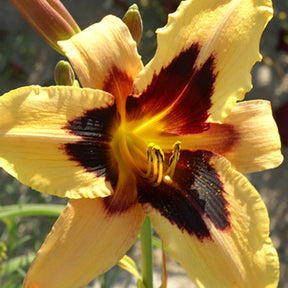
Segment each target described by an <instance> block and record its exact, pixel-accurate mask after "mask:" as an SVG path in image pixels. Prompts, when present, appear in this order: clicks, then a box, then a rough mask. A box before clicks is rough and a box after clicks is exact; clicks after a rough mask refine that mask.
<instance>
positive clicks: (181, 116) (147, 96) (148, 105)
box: [126, 44, 217, 134]
mask: <svg viewBox="0 0 288 288" xmlns="http://www.w3.org/2000/svg"><path fill="white" fill-rule="evenodd" d="M200 49H201V47H200V46H199V45H198V44H193V45H192V46H191V47H190V48H189V49H187V50H185V51H183V52H181V53H180V54H179V55H178V56H177V57H176V58H175V59H174V60H173V61H172V62H171V63H170V64H169V65H168V66H167V67H165V68H162V70H161V71H160V73H159V74H158V75H154V77H153V79H152V81H151V83H150V84H149V86H148V87H147V88H146V90H145V91H143V93H142V94H141V95H140V96H139V97H133V95H131V96H129V97H128V99H127V103H126V109H127V114H128V116H127V118H128V120H133V119H140V118H142V117H144V116H148V117H153V116H155V115H157V114H159V113H161V112H164V111H165V110H167V109H169V110H167V111H168V113H166V114H165V115H164V116H163V118H162V120H163V121H164V122H165V123H167V125H166V127H165V130H166V132H168V133H175V134H192V133H200V132H202V131H204V130H206V129H207V128H208V124H207V123H206V120H207V118H208V116H209V113H208V111H209V108H210V107H211V105H212V103H211V97H212V94H213V91H214V87H213V85H214V82H215V79H216V76H217V75H216V73H215V59H214V56H213V55H211V56H210V57H209V58H208V59H207V60H206V62H205V63H204V64H203V65H202V67H200V68H199V69H197V68H196V67H195V65H194V64H195V61H196V59H197V57H198V55H199V52H200Z"/></svg>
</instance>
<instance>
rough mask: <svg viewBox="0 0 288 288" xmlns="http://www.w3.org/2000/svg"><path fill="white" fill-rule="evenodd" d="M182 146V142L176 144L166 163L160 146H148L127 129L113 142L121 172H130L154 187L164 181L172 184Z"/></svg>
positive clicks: (120, 132) (122, 130) (117, 135)
mask: <svg viewBox="0 0 288 288" xmlns="http://www.w3.org/2000/svg"><path fill="white" fill-rule="evenodd" d="M180 146H181V142H180V141H177V142H175V143H174V145H173V150H172V155H171V156H170V158H169V161H165V153H164V152H163V150H162V149H161V147H160V146H158V145H156V144H154V143H153V142H150V143H149V144H148V145H147V142H146V141H144V139H142V138H140V137H138V136H137V135H135V134H134V133H133V132H127V130H126V129H122V128H120V129H119V130H118V131H117V133H116V135H115V137H114V139H113V142H112V147H113V151H114V154H115V156H116V158H117V160H118V164H119V168H120V171H123V172H124V173H128V171H127V170H129V171H130V172H132V174H134V175H135V176H136V177H139V176H140V177H141V178H144V179H145V181H147V182H149V183H151V185H153V186H158V185H159V184H160V183H161V182H162V181H164V182H166V183H171V181H172V178H173V176H174V173H175V169H176V165H177V162H178V160H179V157H180ZM145 150H146V155H145ZM167 154H168V153H166V155H167ZM169 154H170V153H169Z"/></svg>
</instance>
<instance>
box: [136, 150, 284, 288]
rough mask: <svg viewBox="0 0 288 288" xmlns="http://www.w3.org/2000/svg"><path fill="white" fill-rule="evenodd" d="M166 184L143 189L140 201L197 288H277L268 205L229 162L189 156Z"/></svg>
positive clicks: (185, 155) (203, 155)
mask: <svg viewBox="0 0 288 288" xmlns="http://www.w3.org/2000/svg"><path fill="white" fill-rule="evenodd" d="M163 181H164V183H162V184H160V185H159V186H158V187H152V188H151V189H150V190H151V191H149V190H147V189H145V188H147V187H141V186H140V187H139V201H140V202H141V203H142V204H143V208H144V212H145V213H147V214H148V215H149V216H150V218H151V221H152V224H153V227H154V228H155V230H156V231H157V232H158V234H159V235H160V237H161V238H162V241H163V245H164V247H165V248H168V250H169V254H170V255H171V256H172V257H173V258H174V259H175V260H177V261H178V262H179V263H180V264H181V265H182V266H183V268H184V269H185V270H186V271H187V273H188V274H189V276H190V277H191V279H192V280H193V281H194V282H195V283H196V285H197V287H200V288H204V287H213V288H214V287H215V288H226V287H227V288H231V287H235V288H236V287H237V288H240V287H241V288H263V287H270V288H272V287H274V288H276V287H277V284H278V279H279V263H278V256H277V252H276V250H275V248H274V247H273V244H272V242H271V239H270V238H269V218H268V214H267V210H266V207H265V204H264V203H263V201H262V200H261V197H260V195H259V194H258V193H257V191H256V190H255V188H254V187H253V186H252V185H251V184H250V183H249V181H248V180H247V179H246V178H245V177H244V176H243V175H241V174H240V173H239V172H237V171H235V170H233V169H232V168H231V166H230V163H229V162H228V161H227V160H225V159H224V158H223V157H220V156H218V155H216V154H214V155H213V154H211V153H209V152H207V151H202V152H201V151H196V152H189V151H186V150H185V151H182V152H181V154H180V159H179V162H178V164H177V168H176V171H175V175H174V177H173V178H169V179H168V178H166V179H164V180H163ZM165 184H166V185H165ZM142 189H143V190H142Z"/></svg>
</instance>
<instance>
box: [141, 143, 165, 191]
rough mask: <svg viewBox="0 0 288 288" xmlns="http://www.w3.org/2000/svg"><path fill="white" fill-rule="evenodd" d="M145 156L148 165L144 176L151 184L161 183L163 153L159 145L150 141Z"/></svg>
mask: <svg viewBox="0 0 288 288" xmlns="http://www.w3.org/2000/svg"><path fill="white" fill-rule="evenodd" d="M147 158H148V167H147V171H146V173H145V174H144V177H145V178H147V180H148V181H149V182H151V183H152V185H153V186H157V185H159V184H160V183H161V181H162V177H163V162H164V153H163V151H162V150H161V148H160V147H159V146H157V145H155V144H154V143H150V144H149V145H148V147H147Z"/></svg>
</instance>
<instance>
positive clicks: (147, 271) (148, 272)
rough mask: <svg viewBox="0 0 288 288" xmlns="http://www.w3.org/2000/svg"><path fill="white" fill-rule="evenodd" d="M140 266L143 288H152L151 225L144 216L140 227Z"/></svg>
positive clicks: (148, 219)
mask: <svg viewBox="0 0 288 288" xmlns="http://www.w3.org/2000/svg"><path fill="white" fill-rule="evenodd" d="M140 238H141V259H142V260H141V266H142V279H143V284H144V285H145V288H153V248H152V225H151V221H150V218H149V217H148V216H146V218H145V220H144V223H143V225H142V227H141V237H140Z"/></svg>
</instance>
